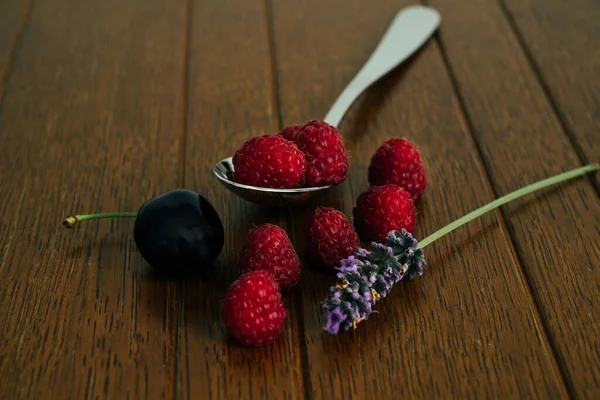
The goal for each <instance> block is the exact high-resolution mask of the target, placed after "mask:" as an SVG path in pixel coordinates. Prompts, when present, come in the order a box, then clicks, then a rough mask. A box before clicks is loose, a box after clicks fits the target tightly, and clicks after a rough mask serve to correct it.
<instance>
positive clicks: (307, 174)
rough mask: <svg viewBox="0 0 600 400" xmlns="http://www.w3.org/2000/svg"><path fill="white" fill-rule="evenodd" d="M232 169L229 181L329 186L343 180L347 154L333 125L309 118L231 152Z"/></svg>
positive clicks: (288, 186) (271, 185)
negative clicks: (304, 121) (231, 177)
mask: <svg viewBox="0 0 600 400" xmlns="http://www.w3.org/2000/svg"><path fill="white" fill-rule="evenodd" d="M233 168H234V172H233V180H234V181H235V182H237V183H241V184H244V185H250V186H257V187H265V188H274V189H293V188H296V187H320V186H329V185H336V184H338V183H341V182H343V181H344V180H345V179H346V177H347V175H348V154H347V152H346V148H345V147H344V143H343V142H342V138H341V136H340V134H339V132H338V131H337V129H336V128H335V127H333V126H331V125H329V124H327V123H325V122H322V121H314V120H313V121H308V122H307V123H305V124H302V125H293V126H290V127H287V128H285V129H284V130H282V131H281V132H279V133H278V134H276V135H262V136H258V137H254V138H252V139H250V140H248V141H247V142H245V143H244V144H243V145H242V146H241V147H240V148H239V149H238V150H237V151H236V152H235V154H234V156H233Z"/></svg>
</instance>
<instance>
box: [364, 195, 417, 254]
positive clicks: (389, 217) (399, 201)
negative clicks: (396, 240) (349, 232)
mask: <svg viewBox="0 0 600 400" xmlns="http://www.w3.org/2000/svg"><path fill="white" fill-rule="evenodd" d="M416 214H417V213H416V210H415V206H414V204H413V201H412V198H411V197H410V195H409V194H408V192H407V191H405V190H404V189H402V188H401V187H399V186H396V185H391V184H390V185H383V186H371V187H370V188H369V189H368V190H367V191H365V192H363V193H361V195H360V196H358V199H357V200H356V207H355V208H354V224H355V225H356V230H357V231H358V234H359V235H360V237H361V239H363V240H366V241H374V242H380V243H382V242H384V241H385V239H386V236H387V234H388V233H389V232H390V231H392V230H398V231H400V230H402V228H404V229H406V230H407V231H408V232H409V233H412V232H413V230H414V229H415V225H416V222H417V217H416Z"/></svg>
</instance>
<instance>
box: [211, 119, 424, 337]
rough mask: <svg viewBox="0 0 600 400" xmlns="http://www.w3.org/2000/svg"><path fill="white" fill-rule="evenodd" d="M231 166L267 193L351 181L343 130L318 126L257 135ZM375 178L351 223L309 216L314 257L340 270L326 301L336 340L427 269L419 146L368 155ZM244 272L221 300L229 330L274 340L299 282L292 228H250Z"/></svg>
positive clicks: (320, 212) (326, 213) (387, 147)
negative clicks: (419, 214) (419, 220)
mask: <svg viewBox="0 0 600 400" xmlns="http://www.w3.org/2000/svg"><path fill="white" fill-rule="evenodd" d="M233 164H234V171H235V172H234V175H233V178H234V180H235V181H237V182H239V183H243V184H247V185H253V186H260V187H270V188H294V187H300V186H304V187H318V186H326V185H334V184H338V183H341V182H343V181H344V180H345V179H346V177H347V174H348V156H347V152H346V149H345V148H344V145H343V143H342V140H341V138H340V135H339V133H338V131H337V130H336V129H335V128H334V127H332V126H330V125H328V124H326V123H324V122H321V121H308V122H307V123H305V124H302V125H293V126H290V127H288V128H285V129H284V130H282V131H281V132H279V133H278V134H277V135H264V136H259V137H256V138H252V139H250V140H248V141H247V142H246V143H244V144H243V145H242V146H241V147H240V149H239V150H238V151H237V152H236V153H235V155H234V157H233ZM368 179H369V183H370V185H371V186H370V187H369V188H368V189H367V190H366V191H364V192H363V193H361V194H360V195H359V196H358V198H357V200H356V206H355V207H354V209H353V217H354V225H353V224H352V223H351V222H350V220H349V219H348V218H347V217H346V216H345V215H344V213H342V212H341V211H339V210H336V209H334V208H331V207H317V208H315V209H313V210H312V211H311V212H310V213H309V214H308V218H307V225H306V227H305V228H306V229H305V234H306V247H307V253H308V254H307V256H308V257H307V259H308V260H310V262H311V263H312V264H314V265H315V266H320V267H322V268H323V269H325V270H329V271H337V277H338V279H339V280H340V283H339V284H337V285H336V286H334V287H332V288H331V289H330V295H329V298H328V299H327V300H326V301H325V302H324V304H323V307H324V309H325V314H326V327H325V328H326V330H327V331H328V332H330V333H333V334H335V333H337V332H338V331H339V330H340V329H343V330H347V329H350V328H351V327H356V324H357V323H358V322H360V321H362V320H365V319H367V318H368V316H369V315H370V314H371V313H372V312H373V310H372V307H373V305H374V304H375V302H376V301H378V300H379V299H380V298H383V297H385V296H386V295H387V293H388V292H389V291H390V290H391V287H392V285H393V284H394V283H396V282H398V281H399V280H401V279H402V278H403V277H404V276H409V277H410V278H411V279H412V278H413V277H414V276H415V275H417V274H418V275H420V274H421V273H422V271H423V265H424V260H423V257H422V250H418V249H416V247H415V246H416V241H414V239H412V236H411V232H412V231H413V230H414V229H415V226H416V209H415V205H414V202H415V201H416V200H417V199H418V198H419V197H420V196H421V195H422V193H423V191H424V190H425V187H426V185H427V179H426V175H425V169H424V167H423V165H422V162H421V157H420V154H419V151H418V150H417V149H416V146H415V145H414V144H413V143H412V142H410V141H409V140H408V139H405V138H393V139H390V140H388V141H386V142H385V143H383V144H382V145H381V146H380V147H379V148H378V149H377V151H376V152H375V154H374V155H373V157H372V158H371V162H370V165H369V171H368ZM361 239H362V240H363V241H367V242H372V243H371V251H368V250H366V249H363V248H361V247H360V244H361ZM382 243H387V244H382ZM239 273H240V276H239V278H238V279H237V280H236V281H235V282H234V283H233V284H232V285H231V287H230V288H229V290H228V292H227V295H226V297H225V300H224V301H223V307H222V318H223V320H224V322H225V326H226V328H227V330H228V332H229V333H230V334H231V335H232V336H233V337H234V338H235V339H237V340H238V341H239V342H240V343H242V344H245V345H250V346H261V345H265V344H268V343H271V342H273V341H274V340H276V338H277V336H278V335H279V334H280V333H281V332H282V331H283V329H284V325H285V320H286V318H287V311H286V309H285V306H284V301H283V297H282V295H285V294H287V293H289V292H290V291H291V290H292V289H293V288H294V287H295V286H296V285H297V284H298V282H299V280H300V275H301V262H300V258H299V256H298V254H297V252H296V249H295V248H294V246H293V244H292V242H291V240H290V238H289V237H288V235H287V233H286V232H285V230H284V229H282V228H281V227H279V226H276V225H273V224H262V225H259V226H257V227H255V228H252V229H251V230H250V231H249V232H248V233H247V236H246V238H245V241H244V243H243V245H242V248H241V251H240V261H239Z"/></svg>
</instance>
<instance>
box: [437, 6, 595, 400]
mask: <svg viewBox="0 0 600 400" xmlns="http://www.w3.org/2000/svg"><path fill="white" fill-rule="evenodd" d="M431 4H432V5H433V6H434V7H436V8H438V9H439V10H440V12H441V13H442V15H444V17H445V20H444V22H445V25H444V28H443V29H442V30H441V38H442V42H443V46H444V49H445V51H446V52H447V55H448V59H449V61H450V66H451V69H452V71H453V73H454V74H455V76H456V80H457V82H458V87H459V91H460V93H461V94H462V97H463V99H464V103H465V106H466V110H467V114H468V116H469V118H470V121H471V124H472V128H473V134H474V135H475V138H476V141H477V142H478V143H479V146H480V148H481V152H482V154H483V156H484V160H485V163H486V166H487V168H488V171H489V175H490V177H491V180H492V182H493V184H494V187H495V188H496V191H497V194H498V195H502V194H504V193H507V192H509V191H510V190H514V189H516V188H518V187H521V186H523V185H525V184H528V183H532V182H534V181H537V180H539V179H542V178H545V177H547V176H550V175H553V174H556V173H559V172H561V171H565V170H568V169H571V168H574V167H576V166H578V165H580V160H579V159H578V157H577V154H576V152H575V150H574V149H573V147H572V146H571V143H570V142H569V139H568V138H567V135H566V134H565V132H564V131H563V130H562V128H561V125H560V123H559V121H558V119H557V117H556V115H555V114H554V113H553V110H552V107H551V106H550V104H549V102H548V99H547V98H546V97H545V95H544V91H543V90H542V87H541V86H540V83H539V82H538V81H537V80H536V76H535V74H534V73H533V71H532V69H531V68H530V66H529V64H528V62H527V60H526V57H525V55H524V54H523V52H522V49H521V48H520V46H519V43H518V41H517V38H516V36H515V34H514V33H513V32H511V28H510V26H509V23H508V22H507V20H506V19H505V18H504V14H503V12H502V10H501V9H500V7H499V5H498V4H497V2H496V1H493V0H489V1H478V2H468V6H467V2H463V4H464V6H462V7H457V6H456V2H454V1H450V0H433V1H431ZM472 32H478V34H477V35H472V34H470V33H472ZM574 45H575V44H574ZM587 134H588V135H590V137H592V136H591V135H596V136H595V137H597V134H596V133H595V132H592V131H590V132H587ZM593 140H595V139H593ZM539 196H540V197H537V198H532V197H528V198H525V199H521V200H518V201H515V202H513V203H511V204H509V205H507V206H506V207H504V208H503V210H504V215H505V217H506V219H507V221H508V227H509V231H510V232H511V236H512V237H513V240H514V241H515V243H516V246H517V249H518V254H519V258H520V260H521V262H522V266H523V269H524V272H525V275H526V277H527V281H528V284H529V286H530V287H531V290H532V292H533V294H534V297H535V300H536V304H537V306H538V308H539V310H540V313H541V316H542V319H543V321H544V327H545V329H546V330H547V333H548V335H549V338H550V341H551V343H552V346H553V348H554V351H555V354H556V357H557V359H558V361H559V365H560V367H561V371H562V374H563V377H564V380H565V382H566V383H567V385H568V387H569V391H570V394H571V395H572V396H574V397H578V398H597V397H599V396H600V355H599V353H598V348H599V347H600V336H599V335H598V332H600V322H599V321H600V309H599V308H598V306H597V305H598V302H599V301H600V285H599V282H600V270H598V268H596V267H597V266H598V260H599V259H600V201H599V199H598V196H596V193H595V192H594V189H593V187H592V186H591V184H590V181H589V180H588V179H586V178H581V179H578V180H576V181H573V182H570V183H568V184H565V185H561V186H560V187H556V188H553V189H551V190H547V191H545V192H544V193H542V194H541V195H539Z"/></svg>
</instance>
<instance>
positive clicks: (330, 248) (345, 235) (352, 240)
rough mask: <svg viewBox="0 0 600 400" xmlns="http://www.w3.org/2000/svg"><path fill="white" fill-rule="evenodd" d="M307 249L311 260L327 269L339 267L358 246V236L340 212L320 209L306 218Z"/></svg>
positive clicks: (326, 208) (325, 208)
mask: <svg viewBox="0 0 600 400" xmlns="http://www.w3.org/2000/svg"><path fill="white" fill-rule="evenodd" d="M307 235H308V248H309V251H310V255H311V258H312V259H313V260H315V261H316V262H319V263H320V264H321V265H324V266H325V267H328V268H336V267H339V266H340V261H341V260H343V259H344V258H347V257H348V256H350V255H352V254H354V252H355V251H356V250H357V249H358V247H359V246H360V239H359V238H358V234H357V233H356V232H355V231H354V228H353V227H352V224H350V221H348V219H347V218H346V216H345V215H344V214H343V213H342V212H341V211H338V210H336V209H333V208H329V207H320V208H317V209H316V210H314V211H313V212H311V213H310V215H309V217H308V230H307Z"/></svg>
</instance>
